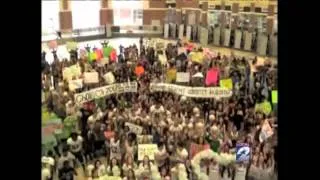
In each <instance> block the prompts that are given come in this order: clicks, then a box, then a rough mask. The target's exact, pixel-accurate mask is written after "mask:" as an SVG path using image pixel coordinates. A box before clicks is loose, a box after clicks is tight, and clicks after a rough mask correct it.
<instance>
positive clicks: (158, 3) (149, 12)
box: [143, 0, 167, 26]
mask: <svg viewBox="0 0 320 180" xmlns="http://www.w3.org/2000/svg"><path fill="white" fill-rule="evenodd" d="M145 3H147V4H148V5H146V7H145V8H144V9H143V25H152V23H153V24H158V23H159V22H160V25H161V26H163V25H164V21H165V17H166V14H167V8H166V0H146V2H145Z"/></svg>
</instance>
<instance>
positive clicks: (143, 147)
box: [138, 144, 158, 161]
mask: <svg viewBox="0 0 320 180" xmlns="http://www.w3.org/2000/svg"><path fill="white" fill-rule="evenodd" d="M157 151H158V146H157V145H156V144H138V160H139V161H142V160H143V158H144V156H148V157H149V159H150V160H154V154H155V153H156V152H157Z"/></svg>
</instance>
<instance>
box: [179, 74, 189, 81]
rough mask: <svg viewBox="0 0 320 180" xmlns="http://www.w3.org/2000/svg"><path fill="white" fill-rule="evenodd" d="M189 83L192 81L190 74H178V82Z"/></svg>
mask: <svg viewBox="0 0 320 180" xmlns="http://www.w3.org/2000/svg"><path fill="white" fill-rule="evenodd" d="M189 81H190V73H186V72H177V80H176V82H189Z"/></svg>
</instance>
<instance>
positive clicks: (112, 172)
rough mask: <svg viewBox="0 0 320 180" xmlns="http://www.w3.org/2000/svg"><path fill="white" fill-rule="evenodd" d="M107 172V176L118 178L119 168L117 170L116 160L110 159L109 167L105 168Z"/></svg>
mask: <svg viewBox="0 0 320 180" xmlns="http://www.w3.org/2000/svg"><path fill="white" fill-rule="evenodd" d="M107 172H108V174H109V176H120V173H121V172H120V168H119V163H118V160H117V159H116V158H112V159H111V160H110V165H109V166H108V168H107Z"/></svg>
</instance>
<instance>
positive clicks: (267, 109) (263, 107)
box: [255, 101, 272, 115]
mask: <svg viewBox="0 0 320 180" xmlns="http://www.w3.org/2000/svg"><path fill="white" fill-rule="evenodd" d="M255 111H256V112H257V111H259V112H262V113H264V114H265V115H269V114H270V113H271V111H272V108H271V104H270V102H268V101H264V102H262V103H259V104H256V106H255Z"/></svg>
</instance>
